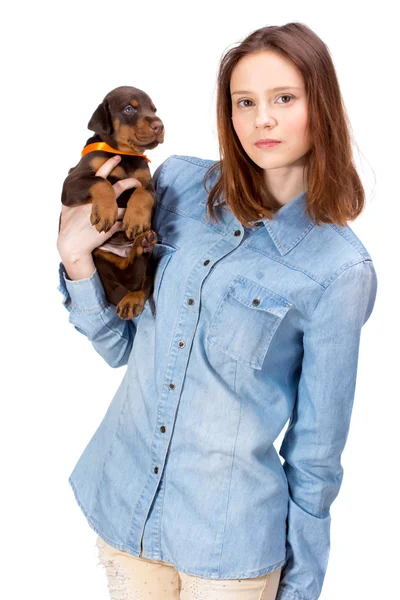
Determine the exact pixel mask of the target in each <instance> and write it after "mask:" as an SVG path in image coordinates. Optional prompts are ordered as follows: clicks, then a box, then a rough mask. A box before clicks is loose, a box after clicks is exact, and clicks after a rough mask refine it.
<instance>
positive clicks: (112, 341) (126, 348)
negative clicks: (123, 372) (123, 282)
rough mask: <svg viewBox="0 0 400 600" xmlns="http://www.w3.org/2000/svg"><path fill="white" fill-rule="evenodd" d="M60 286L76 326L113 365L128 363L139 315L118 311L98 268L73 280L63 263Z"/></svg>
mask: <svg viewBox="0 0 400 600" xmlns="http://www.w3.org/2000/svg"><path fill="white" fill-rule="evenodd" d="M57 289H58V290H59V291H60V292H61V294H62V295H63V305H64V306H65V308H66V309H67V310H68V312H69V322H70V323H72V324H73V325H74V326H75V329H76V330H77V331H79V332H80V333H82V334H83V335H85V336H86V337H87V338H88V339H89V341H90V342H91V343H92V345H93V347H94V349H95V350H96V352H98V354H100V356H102V357H103V358H104V360H105V361H106V362H107V363H108V364H109V365H110V367H114V368H117V367H121V366H122V365H126V364H127V362H128V358H129V354H130V351H131V348H132V344H133V340H134V337H135V335H136V324H137V320H138V319H139V317H140V315H138V317H135V318H134V319H130V320H125V319H121V318H120V317H119V316H118V315H117V312H116V307H115V306H114V305H113V304H111V303H110V302H109V301H108V300H107V298H106V295H105V291H104V287H103V284H102V282H101V279H100V276H99V274H98V271H97V269H95V270H94V272H93V273H92V275H90V277H86V278H85V279H78V280H71V279H69V277H68V274H67V272H66V269H65V267H64V265H63V263H60V266H59V286H58V288H57Z"/></svg>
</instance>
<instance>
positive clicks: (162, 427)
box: [160, 425, 166, 433]
mask: <svg viewBox="0 0 400 600" xmlns="http://www.w3.org/2000/svg"><path fill="white" fill-rule="evenodd" d="M160 429H161V432H162V433H165V432H166V428H165V425H161V427H160Z"/></svg>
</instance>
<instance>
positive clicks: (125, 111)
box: [124, 106, 134, 114]
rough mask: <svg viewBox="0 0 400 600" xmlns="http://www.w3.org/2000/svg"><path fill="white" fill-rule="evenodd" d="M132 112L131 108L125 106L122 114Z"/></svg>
mask: <svg viewBox="0 0 400 600" xmlns="http://www.w3.org/2000/svg"><path fill="white" fill-rule="evenodd" d="M133 110H134V108H133V106H125V108H124V113H127V114H132V113H133Z"/></svg>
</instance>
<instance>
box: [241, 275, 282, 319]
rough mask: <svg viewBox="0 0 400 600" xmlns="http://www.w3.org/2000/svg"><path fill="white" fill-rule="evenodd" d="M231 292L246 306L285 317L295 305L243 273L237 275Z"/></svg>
mask: <svg viewBox="0 0 400 600" xmlns="http://www.w3.org/2000/svg"><path fill="white" fill-rule="evenodd" d="M230 294H231V296H233V297H234V298H235V299H236V300H239V302H241V303H242V304H244V305H245V306H248V307H249V308H254V309H256V310H265V311H268V312H270V313H272V314H274V315H276V316H277V317H280V318H282V317H284V316H285V315H286V313H287V311H288V310H289V308H291V307H292V306H293V303H292V302H288V300H286V298H283V297H282V296H279V295H278V294H276V293H275V292H273V291H272V290H269V289H268V288H266V287H264V286H262V285H259V284H258V283H256V282H255V281H251V280H250V279H247V278H246V277H243V275H236V277H235V279H234V280H233V282H232V285H231V288H230Z"/></svg>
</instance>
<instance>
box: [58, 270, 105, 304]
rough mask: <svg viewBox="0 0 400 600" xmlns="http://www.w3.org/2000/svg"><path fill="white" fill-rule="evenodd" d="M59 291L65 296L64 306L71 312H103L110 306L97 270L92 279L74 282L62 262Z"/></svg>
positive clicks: (87, 278)
mask: <svg viewBox="0 0 400 600" xmlns="http://www.w3.org/2000/svg"><path fill="white" fill-rule="evenodd" d="M57 289H58V290H59V291H60V292H61V294H62V295H63V297H64V299H63V305H64V306H65V308H66V309H67V310H68V311H69V312H71V310H76V311H79V312H83V313H96V312H101V311H103V310H104V309H105V308H107V307H108V306H109V304H110V303H109V302H108V300H107V297H106V294H105V291H104V287H103V284H102V282H101V279H100V276H99V273H98V271H97V269H96V268H95V270H94V272H93V273H92V275H90V277H86V278H85V279H77V280H72V279H70V278H69V277H68V274H67V271H66V269H65V267H64V265H63V263H62V262H61V263H60V266H59V286H58V288H57Z"/></svg>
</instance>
